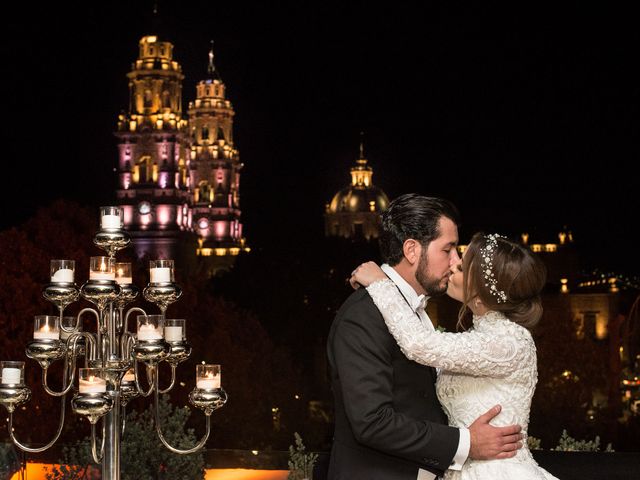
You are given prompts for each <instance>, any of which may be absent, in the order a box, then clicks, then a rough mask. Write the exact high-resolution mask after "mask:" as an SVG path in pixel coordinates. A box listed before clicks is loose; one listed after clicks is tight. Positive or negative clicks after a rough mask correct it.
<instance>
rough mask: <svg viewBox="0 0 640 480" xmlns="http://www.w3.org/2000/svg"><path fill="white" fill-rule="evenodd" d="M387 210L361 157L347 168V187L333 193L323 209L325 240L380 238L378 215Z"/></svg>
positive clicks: (386, 198)
mask: <svg viewBox="0 0 640 480" xmlns="http://www.w3.org/2000/svg"><path fill="white" fill-rule="evenodd" d="M388 206H389V198H388V197H387V195H386V194H385V193H384V192H383V191H382V189H380V188H378V187H376V186H375V185H374V184H373V169H372V168H371V166H370V165H368V162H367V159H366V158H365V156H364V143H363V141H362V139H361V140H360V156H359V157H358V159H357V160H356V164H355V165H354V166H353V167H352V168H351V184H350V185H348V186H347V187H345V188H343V189H342V190H340V191H339V192H338V193H336V194H335V195H334V197H333V199H332V200H331V203H329V204H327V205H326V207H325V215H324V218H325V236H327V237H343V238H349V239H356V240H358V239H364V240H372V239H376V238H378V237H379V235H380V225H381V224H380V215H381V214H382V212H384V211H385V210H386V209H387V207H388Z"/></svg>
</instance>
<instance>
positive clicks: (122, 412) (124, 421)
mask: <svg viewBox="0 0 640 480" xmlns="http://www.w3.org/2000/svg"><path fill="white" fill-rule="evenodd" d="M121 405H122V406H121V407H120V418H121V421H122V430H121V431H120V438H122V437H124V429H125V427H126V425H127V406H126V405H124V404H121Z"/></svg>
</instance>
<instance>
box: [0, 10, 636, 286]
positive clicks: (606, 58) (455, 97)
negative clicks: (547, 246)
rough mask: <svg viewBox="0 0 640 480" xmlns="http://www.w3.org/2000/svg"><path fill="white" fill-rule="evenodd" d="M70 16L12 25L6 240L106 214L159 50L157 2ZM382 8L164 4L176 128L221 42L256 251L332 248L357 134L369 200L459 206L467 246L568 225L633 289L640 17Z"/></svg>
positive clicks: (551, 235) (546, 233) (18, 20)
mask: <svg viewBox="0 0 640 480" xmlns="http://www.w3.org/2000/svg"><path fill="white" fill-rule="evenodd" d="M66 3H73V2H49V4H47V5H45V6H36V4H33V3H31V2H23V3H22V5H19V6H17V7H16V12H15V13H13V14H11V15H5V17H4V22H3V24H4V25H3V29H2V34H1V35H2V47H1V48H2V65H3V75H2V85H3V88H2V91H3V95H2V98H3V101H2V104H3V105H4V106H5V107H8V108H4V109H3V114H4V122H3V124H4V125H5V127H4V128H3V129H2V131H3V137H4V142H3V144H4V146H5V148H4V149H3V150H4V152H3V172H4V175H5V189H4V190H3V192H2V216H1V218H0V227H2V228H5V227H8V226H12V225H16V224H18V223H20V222H21V221H23V220H25V219H26V218H28V217H29V216H30V215H31V214H32V213H33V212H34V211H35V209H36V208H37V207H38V206H41V205H46V204H48V203H49V202H51V201H52V200H54V199H56V198H60V197H64V198H69V199H72V200H75V201H79V202H81V203H82V204H85V205H89V206H95V207H96V215H97V207H98V206H100V205H106V204H111V203H113V200H114V196H115V195H114V190H115V188H116V175H115V173H114V172H113V168H114V167H115V166H116V161H117V155H116V141H115V137H114V136H113V131H114V130H115V126H116V119H117V115H118V113H119V112H120V110H122V109H125V108H126V107H127V103H128V88H127V78H126V74H127V72H129V71H130V67H131V63H132V62H133V61H134V60H135V59H136V58H137V53H138V41H139V39H140V38H141V37H142V36H143V35H146V34H153V33H157V32H154V31H151V30H152V27H151V22H150V20H149V17H150V12H151V10H152V5H153V2H150V1H128V2H123V1H108V2H77V5H76V6H73V5H67V4H66ZM373 3H374V2H364V1H350V2H347V1H343V2H335V1H332V0H327V1H321V2H315V1H312V2H305V1H298V2H248V1H246V2H244V1H232V2H216V1H209V2H189V1H179V2H178V1H175V2H167V1H165V2H162V1H161V2H159V13H160V17H161V19H162V26H161V27H160V28H161V30H162V31H161V39H162V40H169V41H171V42H172V43H173V44H174V45H175V49H174V59H175V60H177V61H178V62H179V63H180V64H181V65H182V67H183V71H184V73H185V75H186V79H185V81H184V84H183V93H184V94H183V105H184V111H185V113H186V106H187V102H188V101H190V100H193V99H194V97H195V84H196V83H197V81H199V80H201V79H202V78H204V77H205V74H206V66H207V52H208V50H209V41H210V40H212V39H213V40H214V41H215V54H216V61H215V63H216V66H217V68H218V70H219V72H220V74H221V76H222V79H223V81H224V82H225V83H226V85H227V96H228V98H229V99H230V100H231V101H232V103H233V105H234V107H235V110H236V118H235V142H236V147H237V148H238V149H239V151H240V156H241V160H242V161H243V163H244V164H245V168H244V170H243V174H242V178H241V196H242V204H241V206H242V208H243V223H244V229H245V235H246V237H247V238H248V241H249V244H250V245H252V246H254V247H258V248H259V247H260V246H262V245H277V244H279V245H281V246H285V245H287V244H290V243H292V242H296V243H304V242H305V241H306V240H305V239H308V238H321V237H322V234H323V223H322V222H323V220H322V214H323V211H324V205H325V203H326V202H328V201H329V200H330V199H331V197H332V195H333V194H334V193H335V192H337V191H338V190H339V189H340V188H342V187H344V186H346V185H347V184H348V183H349V181H350V179H349V168H350V166H351V165H352V164H353V162H354V160H355V158H356V156H357V154H358V144H359V135H360V134H359V132H360V131H364V134H365V153H366V156H367V158H368V159H369V162H370V164H371V166H372V167H373V169H374V177H373V181H374V183H375V184H376V185H378V186H380V187H381V188H383V189H384V190H385V191H386V193H387V194H388V195H389V197H390V198H393V197H395V196H397V195H400V194H402V193H405V192H413V191H416V192H420V193H424V194H429V195H439V196H444V197H447V198H449V199H451V200H453V201H454V202H455V203H456V204H457V205H458V206H459V208H460V210H461V211H462V215H463V228H462V230H461V234H462V238H461V239H462V240H463V241H464V240H468V238H469V237H470V235H471V233H473V232H474V231H475V230H478V229H483V230H489V231H494V230H497V231H500V232H503V233H507V234H510V235H513V234H518V233H520V232H522V231H528V232H529V233H530V234H531V239H532V240H533V241H537V242H548V241H555V239H556V237H555V232H557V231H558V230H559V229H561V228H562V227H563V226H565V225H566V226H567V227H568V228H569V229H570V230H571V231H572V232H573V234H574V237H575V239H576V241H577V242H578V245H579V246H580V249H581V251H582V252H583V254H584V256H585V259H586V261H587V262H591V263H592V264H594V265H599V266H601V267H603V268H615V269H617V270H618V271H621V272H626V273H635V274H640V255H638V254H637V253H636V252H635V250H636V249H635V248H634V246H635V236H632V235H631V234H630V230H631V228H632V227H636V226H637V224H638V212H640V200H639V197H638V195H639V189H638V185H639V184H640V182H639V181H638V175H637V174H633V173H632V171H633V170H634V169H637V163H638V158H640V155H639V154H640V152H639V150H640V148H639V140H640V135H639V132H640V129H639V128H638V127H639V126H640V125H639V123H640V122H639V115H638V113H639V112H640V96H639V93H640V69H639V68H638V58H639V57H640V55H639V53H640V29H638V28H637V24H636V22H637V12H636V11H630V10H623V9H616V8H617V7H615V6H612V5H609V4H604V3H601V4H599V5H596V4H595V2H594V4H590V3H586V2H584V3H580V4H579V3H578V2H556V3H554V4H551V3H549V5H548V6H544V5H539V4H538V3H535V4H531V3H529V4H527V5H528V6H529V9H526V8H525V7H524V6H518V7H514V6H513V3H515V2H504V3H502V4H495V3H494V4H491V6H487V5H486V2H482V3H478V2H475V3H476V5H475V6H473V7H464V8H463V7H460V6H457V8H454V4H448V5H446V6H443V5H441V3H442V2H437V3H435V2H434V3H429V4H427V5H425V4H424V3H425V2H393V3H385V4H382V5H380V6H375V7H374V6H372V4H373ZM449 3H450V2H449ZM517 3H520V2H517ZM559 3H562V5H559ZM417 5H420V6H417ZM514 8H517V10H516V9H514ZM588 165H591V166H588ZM10 184H11V185H12V186H15V185H20V186H21V190H20V193H19V196H16V195H15V194H12V193H10V190H9V188H8V187H9V185H10Z"/></svg>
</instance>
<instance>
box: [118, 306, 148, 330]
mask: <svg viewBox="0 0 640 480" xmlns="http://www.w3.org/2000/svg"><path fill="white" fill-rule="evenodd" d="M133 312H138V313H141V314H142V315H146V314H147V312H145V311H144V310H143V309H141V308H140V307H133V308H131V309H129V311H127V315H126V317H124V331H125V333H126V332H128V331H129V315H131V314H132V313H133Z"/></svg>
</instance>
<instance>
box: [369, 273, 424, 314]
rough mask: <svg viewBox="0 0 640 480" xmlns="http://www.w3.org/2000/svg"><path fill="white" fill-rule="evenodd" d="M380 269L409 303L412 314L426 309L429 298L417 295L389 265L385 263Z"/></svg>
mask: <svg viewBox="0 0 640 480" xmlns="http://www.w3.org/2000/svg"><path fill="white" fill-rule="evenodd" d="M380 268H382V271H383V272H384V273H386V274H387V276H388V277H389V278H390V279H391V281H392V282H393V283H395V284H396V286H397V287H398V289H399V290H400V293H402V295H403V296H404V298H405V299H406V300H407V302H409V305H410V306H411V308H412V309H413V311H414V312H418V311H419V310H424V309H425V308H426V306H427V301H428V300H429V297H427V296H426V295H418V293H417V292H416V291H415V290H414V289H413V287H412V286H411V285H409V283H408V282H407V281H406V280H405V279H404V278H402V277H401V276H400V274H399V273H398V272H396V270H395V268H393V267H392V266H391V265H388V264H386V263H385V264H383V265H382V266H381V267H380Z"/></svg>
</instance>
